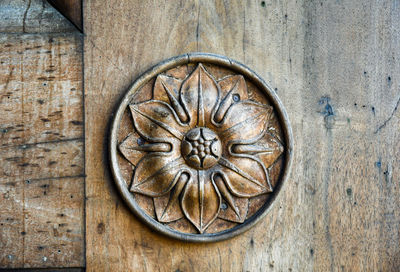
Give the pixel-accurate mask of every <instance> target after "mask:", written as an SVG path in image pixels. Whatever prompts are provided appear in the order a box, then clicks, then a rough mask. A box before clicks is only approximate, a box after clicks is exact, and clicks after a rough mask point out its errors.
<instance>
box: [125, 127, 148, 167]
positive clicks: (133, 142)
mask: <svg viewBox="0 0 400 272" xmlns="http://www.w3.org/2000/svg"><path fill="white" fill-rule="evenodd" d="M139 139H140V136H139V135H138V134H137V133H130V134H129V135H128V136H127V137H126V138H125V139H124V140H123V141H122V142H121V143H120V144H119V146H118V148H119V151H120V152H121V153H122V155H124V157H125V158H126V159H127V160H128V161H129V162H130V163H131V164H132V165H133V166H135V165H136V164H137V163H138V161H139V160H140V159H141V158H142V157H143V155H144V154H146V153H145V152H143V151H140V150H136V149H135V148H134V147H137V146H139V145H138V140H139Z"/></svg>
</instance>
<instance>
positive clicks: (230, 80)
mask: <svg viewBox="0 0 400 272" xmlns="http://www.w3.org/2000/svg"><path fill="white" fill-rule="evenodd" d="M218 85H219V86H220V89H221V94H222V95H221V97H222V100H221V103H220V105H219V107H218V110H217V112H216V114H215V116H214V120H215V121H216V122H217V123H219V122H221V121H222V119H223V118H224V116H225V114H226V111H227V110H228V108H229V107H230V106H231V105H232V104H234V103H237V102H239V101H244V100H247V99H248V94H247V85H246V81H245V80H244V77H243V76H242V75H234V76H228V77H226V78H224V79H222V80H221V81H219V82H218Z"/></svg>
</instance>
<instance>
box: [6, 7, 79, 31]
mask: <svg viewBox="0 0 400 272" xmlns="http://www.w3.org/2000/svg"><path fill="white" fill-rule="evenodd" d="M0 18H1V19H0V32H7V33H49V32H52V33H55V32H58V33H66V32H78V31H77V29H76V28H75V26H74V25H73V24H71V23H70V22H69V21H68V20H67V19H65V17H64V16H63V15H61V14H60V13H59V12H58V11H57V10H56V9H55V8H53V7H52V6H51V5H50V4H49V3H47V1H46V0H2V1H1V2H0Z"/></svg>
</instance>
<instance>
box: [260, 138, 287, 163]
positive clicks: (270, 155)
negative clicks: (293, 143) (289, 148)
mask: <svg viewBox="0 0 400 272" xmlns="http://www.w3.org/2000/svg"><path fill="white" fill-rule="evenodd" d="M256 146H257V147H259V150H270V151H269V152H257V153H254V154H255V155H257V157H259V158H260V160H261V161H262V162H263V164H264V165H265V167H266V168H268V167H270V166H271V165H272V164H273V163H274V162H275V161H276V160H277V159H278V158H279V156H280V155H281V154H282V152H283V150H284V148H283V146H282V144H281V143H280V141H279V140H278V139H277V138H276V137H275V136H274V135H272V134H270V133H265V134H264V136H263V137H262V138H261V139H260V140H259V141H257V142H256Z"/></svg>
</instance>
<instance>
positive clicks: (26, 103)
mask: <svg viewBox="0 0 400 272" xmlns="http://www.w3.org/2000/svg"><path fill="white" fill-rule="evenodd" d="M81 52H82V51H81V40H80V37H79V36H78V35H76V34H72V35H61V34H60V35H42V34H32V35H31V34H4V35H2V36H1V37H0V90H1V93H0V107H1V110H2V113H3V114H2V115H1V116H0V139H1V146H10V145H12V146H15V145H20V144H29V143H36V142H49V141H57V140H68V139H74V138H82V137H83V113H82V57H81Z"/></svg>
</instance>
